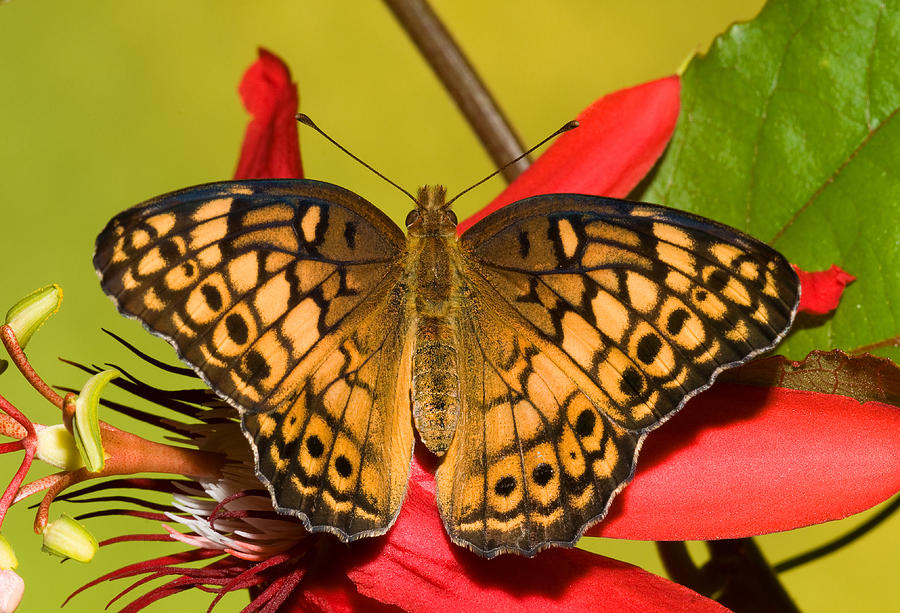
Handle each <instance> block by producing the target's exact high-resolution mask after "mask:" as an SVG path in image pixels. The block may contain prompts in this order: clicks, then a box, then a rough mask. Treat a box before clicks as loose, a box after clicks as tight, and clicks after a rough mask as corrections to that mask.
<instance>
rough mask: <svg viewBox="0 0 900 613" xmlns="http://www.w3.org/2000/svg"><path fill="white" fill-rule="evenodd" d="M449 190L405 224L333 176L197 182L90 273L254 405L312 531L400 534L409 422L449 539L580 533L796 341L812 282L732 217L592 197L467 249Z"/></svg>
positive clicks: (215, 379)
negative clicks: (657, 447)
mask: <svg viewBox="0 0 900 613" xmlns="http://www.w3.org/2000/svg"><path fill="white" fill-rule="evenodd" d="M444 195H445V194H444V189H443V188H442V187H436V186H431V187H425V188H422V189H421V190H420V191H419V196H418V204H417V206H416V208H415V209H414V210H413V211H412V212H411V213H410V215H409V217H408V218H407V223H406V226H407V230H408V236H406V237H404V234H403V232H402V231H401V230H400V228H398V227H397V226H396V225H395V224H394V223H393V222H391V220H390V219H389V218H388V217H387V216H385V215H384V214H383V213H381V212H380V211H379V210H378V209H377V208H375V207H374V206H373V205H372V204H370V203H369V202H367V201H366V200H364V199H363V198H361V197H360V196H357V195H356V194H354V193H352V192H349V191H347V190H345V189H343V188H340V187H337V186H335V185H330V184H327V183H320V182H317V181H309V180H272V181H239V182H226V183H213V184H209V185H202V186H198V187H191V188H188V189H185V190H181V191H178V192H174V193H171V194H167V195H164V196H160V197H158V198H155V199H153V200H150V201H149V202H146V203H144V204H141V205H138V206H137V207H135V208H132V209H129V210H127V211H124V212H123V213H120V214H119V215H117V216H116V217H114V218H113V219H112V220H111V221H110V222H109V224H108V225H107V227H106V228H105V229H104V230H103V232H102V233H101V234H100V236H99V237H98V239H97V249H96V253H95V255H94V264H95V266H96V268H97V271H98V273H99V275H100V277H101V279H102V284H103V289H104V290H105V291H106V292H107V293H108V294H109V295H110V296H111V297H112V298H113V299H114V300H115V302H116V304H117V305H118V308H119V310H120V311H121V312H122V313H124V314H125V315H128V316H130V317H134V318H137V319H139V320H140V321H141V322H143V324H144V325H145V326H146V327H147V328H148V329H149V330H150V331H151V332H153V333H155V334H157V335H159V336H161V337H163V338H165V339H166V340H168V341H169V342H170V343H171V344H172V345H173V346H174V347H175V348H176V350H177V351H178V353H179V355H180V356H181V357H182V359H184V360H185V361H186V362H187V363H188V364H190V365H191V366H193V368H194V369H195V370H196V371H197V373H198V374H199V375H200V376H201V377H202V378H203V379H204V380H205V381H206V382H207V383H208V384H209V385H210V386H211V387H212V388H213V389H214V390H215V391H216V392H217V393H218V394H219V395H220V396H221V397H222V398H224V399H225V400H227V401H228V402H229V403H230V404H231V405H233V406H234V407H236V408H237V409H238V411H239V412H240V416H241V426H242V428H243V430H244V433H245V434H246V436H247V438H248V440H249V441H250V443H251V445H252V447H253V449H254V451H255V455H256V467H257V472H258V474H259V478H260V479H261V480H262V482H263V483H264V484H266V486H267V487H268V489H269V491H270V492H271V494H272V498H273V501H274V504H275V506H276V508H277V509H278V510H279V511H280V512H283V513H289V514H292V515H295V516H297V517H298V518H299V519H300V520H301V521H302V522H303V523H304V525H306V527H307V528H309V529H310V530H312V531H326V532H330V533H332V534H335V535H337V536H338V537H340V538H341V539H342V540H344V541H352V540H354V539H357V538H360V537H363V536H372V535H378V534H383V533H384V532H386V531H387V530H388V528H389V527H390V526H391V525H392V523H393V522H394V520H395V519H396V517H397V513H398V511H399V509H400V506H401V504H402V501H403V498H404V495H405V492H406V486H407V480H408V477H409V470H410V460H411V454H412V450H413V444H414V424H415V429H416V430H417V431H418V433H419V436H420V437H421V439H422V441H423V442H424V443H425V445H426V446H427V447H428V448H429V449H430V450H431V451H433V452H434V453H436V454H438V455H443V461H442V463H441V465H440V468H439V469H438V471H437V476H436V481H437V498H438V505H439V507H440V512H441V516H442V518H443V520H444V523H445V525H446V528H447V532H448V533H449V535H450V538H451V539H452V540H453V541H454V542H456V543H458V544H461V545H464V546H466V547H469V548H471V549H473V550H475V551H476V552H478V553H480V554H481V555H483V556H487V557H492V556H494V555H497V554H499V553H504V552H516V553H520V554H524V555H533V554H534V553H536V552H537V551H538V550H540V549H542V548H544V547H547V546H549V545H566V546H570V545H572V544H574V543H575V541H576V540H577V539H578V538H579V536H580V535H581V534H582V533H583V532H584V531H585V529H586V528H587V527H588V526H590V525H592V524H593V523H595V522H597V521H599V520H600V519H602V518H603V516H604V515H605V514H606V511H607V509H608V507H609V504H610V501H611V500H612V499H613V497H614V496H615V495H616V493H617V492H619V491H620V490H621V489H622V488H623V487H624V486H625V484H626V483H628V481H629V480H630V479H631V478H632V476H633V474H634V469H635V462H636V459H637V452H638V450H639V449H640V446H641V442H642V441H643V439H644V437H645V436H646V435H647V433H648V432H649V431H650V430H652V429H654V428H656V427H657V426H658V425H660V424H661V423H662V422H663V421H665V420H666V419H668V418H669V417H670V416H671V415H672V414H673V413H675V412H676V411H678V410H679V409H680V408H681V407H682V406H684V404H685V402H686V401H687V399H689V398H690V397H692V396H694V395H696V394H697V393H699V392H700V391H701V390H704V389H706V388H707V387H709V386H710V385H711V384H712V381H713V380H714V379H715V377H716V375H717V374H718V373H719V372H721V371H722V370H723V369H725V368H728V367H731V366H734V365H737V364H740V363H742V362H745V361H746V360H748V359H749V358H751V357H752V356H755V355H757V354H759V353H761V352H764V351H766V350H768V349H770V348H771V347H773V346H774V345H775V344H776V343H777V342H778V341H779V340H780V339H781V338H782V337H783V336H784V334H785V333H786V332H787V329H788V328H789V326H790V324H791V322H792V320H793V318H794V313H795V311H796V307H797V302H798V298H799V285H798V280H797V276H796V274H795V273H794V271H793V270H792V268H791V267H790V265H789V264H788V263H787V261H786V260H785V259H784V258H783V257H782V256H781V255H780V254H778V253H777V252H775V251H774V250H772V249H771V248H770V247H768V246H767V245H765V244H763V243H761V242H759V241H757V240H755V239H753V238H751V237H749V236H747V235H745V234H742V233H741V232H738V231H737V230H734V229H731V228H728V227H726V226H722V225H720V224H717V223H715V222H712V221H709V220H706V219H702V218H700V217H697V216H694V215H691V214H688V213H683V212H678V211H675V210H672V209H668V208H664V207H661V206H655V205H650V204H642V203H636V202H629V201H625V200H615V199H611V198H600V197H595V196H584V195H577V194H551V195H544V196H536V197H533V198H528V199H525V200H521V201H519V202H516V203H514V204H512V205H509V206H507V207H506V208H504V209H501V210H500V211H498V212H496V213H494V214H492V215H489V216H488V217H486V218H485V219H484V220H482V221H480V222H479V223H477V224H476V225H475V226H473V227H472V228H471V229H469V230H468V231H466V232H465V233H464V234H463V235H462V236H461V237H459V238H458V239H457V236H456V231H455V230H456V218H455V216H454V214H453V213H452V211H451V210H450V209H449V207H448V206H447V204H446V202H445V199H444Z"/></svg>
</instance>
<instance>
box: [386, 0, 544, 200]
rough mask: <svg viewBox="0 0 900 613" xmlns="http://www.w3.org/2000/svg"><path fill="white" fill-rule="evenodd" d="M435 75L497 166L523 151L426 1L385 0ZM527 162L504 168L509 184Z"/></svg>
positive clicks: (523, 160) (490, 97) (501, 113)
mask: <svg viewBox="0 0 900 613" xmlns="http://www.w3.org/2000/svg"><path fill="white" fill-rule="evenodd" d="M384 1H385V4H387V5H388V8H390V9H391V11H392V12H393V13H394V16H395V17H396V18H397V21H399V22H400V25H401V26H403V28H404V29H405V30H406V33H407V34H408V35H409V37H410V38H411V39H412V41H413V43H415V45H416V46H417V47H418V48H419V51H420V52H421V53H422V55H424V56H425V59H426V60H427V61H428V63H429V64H430V65H431V68H432V69H433V70H434V72H435V74H437V77H438V79H440V81H441V83H443V84H444V87H445V88H446V89H447V91H448V92H449V93H450V96H452V97H453V100H454V101H455V102H456V104H457V106H458V107H459V108H460V110H461V111H462V112H463V115H465V117H466V120H467V121H468V122H469V124H470V125H471V126H472V128H473V129H474V130H475V133H476V134H477V135H478V138H479V139H481V142H482V144H483V145H484V147H485V149H487V152H488V155H490V156H491V159H492V160H493V161H494V164H495V165H496V166H497V167H498V168H499V167H501V166H503V165H504V164H506V163H508V162H509V161H510V160H512V159H515V158H516V157H518V156H519V155H521V154H522V152H524V151H525V149H524V147H523V146H522V143H521V141H520V140H519V138H518V136H516V134H515V132H514V131H513V129H512V126H511V125H510V124H509V122H508V121H507V120H506V117H505V116H504V115H503V112H502V111H501V110H500V107H499V106H498V105H497V103H496V102H495V101H494V99H493V97H492V96H491V94H490V93H489V92H488V90H487V88H486V87H485V86H484V83H482V82H481V79H479V78H478V75H477V74H476V73H475V70H474V68H472V65H471V64H470V63H469V61H468V60H467V59H466V57H465V55H463V53H462V51H461V50H460V48H459V47H458V46H457V44H456V42H455V41H454V40H453V38H452V37H451V36H450V33H449V32H448V31H447V29H446V28H445V27H444V25H443V24H442V23H441V21H440V19H439V18H438V16H437V15H435V13H434V11H433V10H432V9H431V7H430V6H429V5H428V3H427V2H426V1H425V0H384ZM529 165H530V162H529V160H528V159H527V158H523V159H521V160H519V161H518V162H516V163H514V164H511V165H509V166H508V167H506V168H505V169H504V170H503V172H502V174H503V177H504V178H505V179H506V181H507V182H508V183H509V182H511V181H512V180H513V179H515V178H516V177H518V176H519V175H520V174H522V172H524V171H525V169H526V168H528V166H529Z"/></svg>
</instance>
